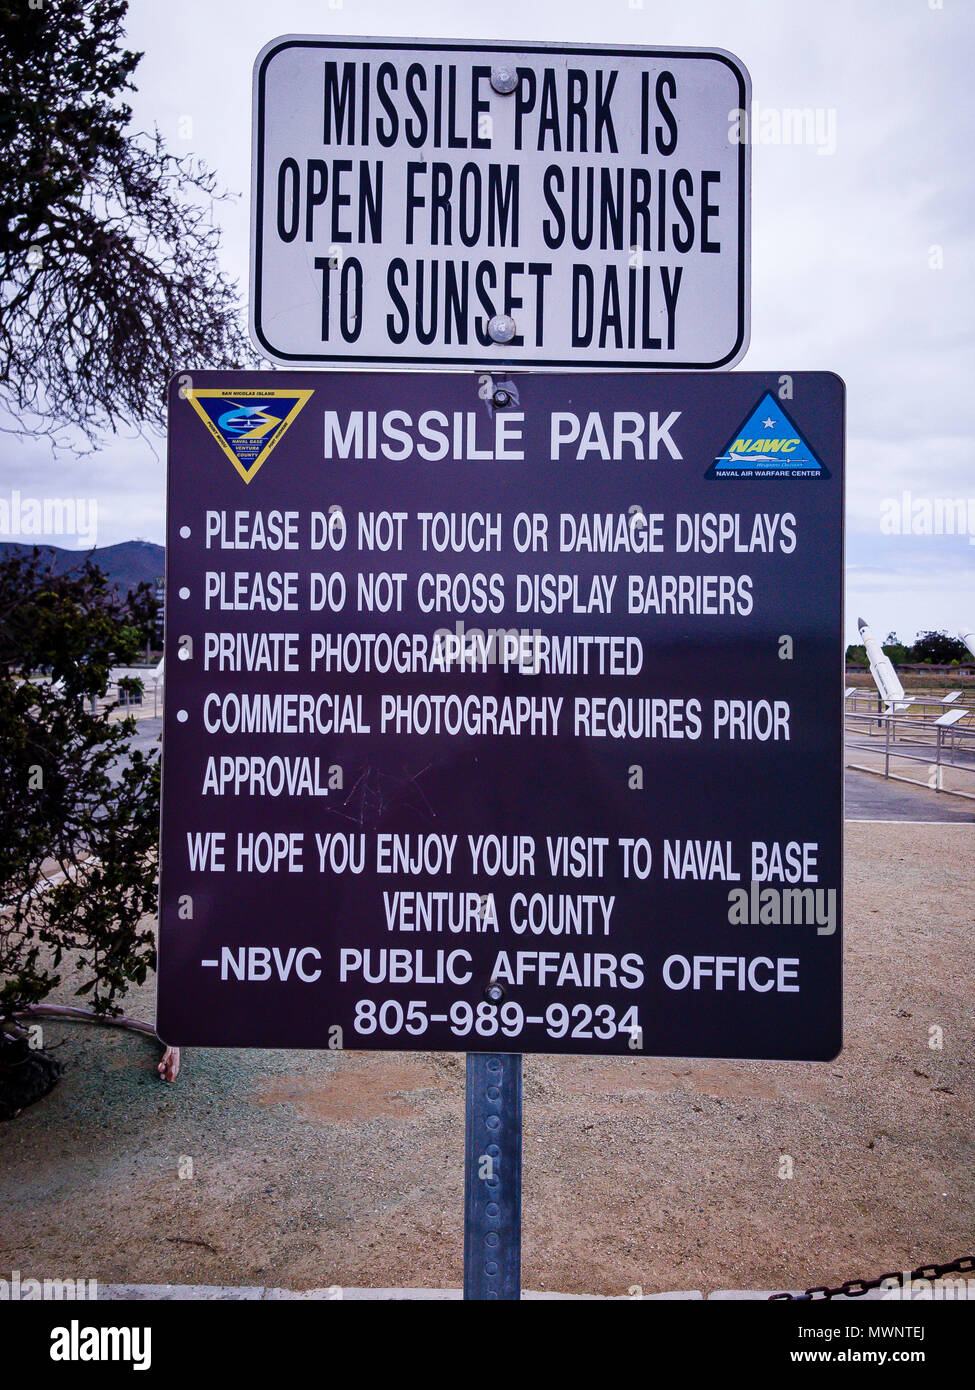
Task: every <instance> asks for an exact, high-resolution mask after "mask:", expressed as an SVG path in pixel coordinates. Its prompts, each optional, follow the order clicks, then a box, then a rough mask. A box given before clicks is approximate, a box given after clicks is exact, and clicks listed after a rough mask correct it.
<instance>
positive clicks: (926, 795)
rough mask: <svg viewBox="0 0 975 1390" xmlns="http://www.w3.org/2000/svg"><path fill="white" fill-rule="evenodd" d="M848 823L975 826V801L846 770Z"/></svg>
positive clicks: (867, 773) (866, 773)
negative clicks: (956, 824) (860, 821)
mask: <svg viewBox="0 0 975 1390" xmlns="http://www.w3.org/2000/svg"><path fill="white" fill-rule="evenodd" d="M846 818H847V820H915V821H921V820H923V821H961V822H967V823H968V824H969V825H972V824H975V801H965V800H963V799H962V798H961V797H960V796H948V795H946V794H945V793H944V792H934V791H927V790H926V789H925V788H924V787H908V786H907V785H906V784H905V783H904V782H891V781H884V779H883V777H876V776H874V775H872V774H871V773H869V772H854V771H852V770H851V769H850V768H847V770H846Z"/></svg>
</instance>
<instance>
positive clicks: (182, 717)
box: [176, 709, 190, 724]
mask: <svg viewBox="0 0 975 1390" xmlns="http://www.w3.org/2000/svg"><path fill="white" fill-rule="evenodd" d="M189 717H190V716H189V715H188V714H187V713H186V710H185V709H178V710H177V711H176V718H177V719H178V720H179V722H180V724H185V723H186V721H187V719H189Z"/></svg>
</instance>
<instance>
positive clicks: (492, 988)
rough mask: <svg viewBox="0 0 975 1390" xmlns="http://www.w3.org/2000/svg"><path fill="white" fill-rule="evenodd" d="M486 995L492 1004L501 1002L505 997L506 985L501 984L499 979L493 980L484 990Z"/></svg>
mask: <svg viewBox="0 0 975 1390" xmlns="http://www.w3.org/2000/svg"><path fill="white" fill-rule="evenodd" d="M484 997H485V998H486V999H487V1000H488V1002H489V1003H491V1004H500V1003H501V1000H502V999H503V998H504V986H503V985H499V984H498V982H497V980H492V981H491V983H490V984H489V985H488V987H487V989H486V990H485V991H484Z"/></svg>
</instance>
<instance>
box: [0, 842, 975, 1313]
mask: <svg viewBox="0 0 975 1390" xmlns="http://www.w3.org/2000/svg"><path fill="white" fill-rule="evenodd" d="M973 851H975V827H973V826H971V825H963V824H958V825H924V826H922V825H914V824H903V825H891V824H874V825H870V824H851V825H849V826H848V827H847V919H846V933H847V946H846V952H847V954H846V979H847V996H846V1047H845V1049H844V1051H843V1053H842V1054H841V1056H840V1057H839V1058H838V1059H837V1060H836V1061H835V1062H833V1063H829V1064H826V1065H801V1064H782V1063H745V1062H695V1061H684V1060H647V1059H642V1058H641V1059H632V1060H631V1059H619V1060H617V1059H603V1058H588V1059H587V1058H557V1057H534V1058H527V1059H526V1061H525V1140H524V1143H525V1151H524V1255H523V1282H524V1285H525V1287H526V1288H533V1289H539V1290H548V1291H556V1290H558V1291H565V1292H589V1293H604V1294H625V1293H626V1292H627V1291H628V1290H629V1289H631V1288H632V1286H634V1285H639V1286H640V1287H641V1288H642V1289H643V1291H644V1292H646V1293H651V1292H657V1291H661V1290H667V1289H700V1290H703V1291H704V1292H708V1291H710V1290H713V1289H716V1288H790V1287H791V1288H796V1287H805V1286H807V1285H811V1284H819V1283H822V1282H835V1281H838V1280H841V1279H845V1278H850V1277H855V1276H864V1275H875V1274H879V1273H883V1272H885V1271H888V1270H894V1269H902V1268H904V1267H906V1266H914V1265H917V1264H920V1263H921V1262H927V1261H935V1260H945V1259H949V1258H953V1257H955V1256H958V1255H961V1254H968V1253H970V1252H971V1251H972V1249H973V1234H972V1231H973V1216H975V1195H973V1194H975V1142H973V1135H975V1114H973V1109H975V1106H973V1096H972V1084H971V1083H972V1062H973V1052H975V1047H973V1039H975V989H973V975H975V965H973V950H972V943H973V935H975V889H973V886H972V882H971V869H972V865H973V863H975V853H973ZM57 997H59V998H60V999H61V1000H62V1001H63V1002H71V992H70V988H68V987H63V988H62V989H61V991H60V992H59V995H58V996H57ZM152 1008H153V1003H152V991H151V988H146V989H145V990H143V991H139V992H137V993H135V994H133V995H131V996H129V1001H128V1012H129V1013H131V1014H134V1015H136V1016H140V1017H144V1018H150V1017H151V1016H152ZM935 1026H936V1027H937V1028H940V1029H941V1030H942V1031H943V1044H944V1045H943V1048H942V1049H941V1050H934V1049H932V1048H931V1047H930V1046H929V1040H930V1032H929V1030H930V1029H931V1028H932V1027H935ZM45 1041H46V1042H47V1043H48V1044H49V1045H52V1046H54V1047H55V1048H56V1050H57V1055H58V1057H59V1058H60V1059H61V1061H62V1062H63V1063H64V1065H65V1076H64V1079H63V1081H62V1082H61V1084H60V1085H59V1086H58V1087H57V1088H56V1089H55V1091H54V1092H52V1093H51V1095H50V1096H48V1097H47V1098H46V1099H45V1100H43V1101H42V1102H41V1103H39V1104H38V1105H36V1106H34V1107H32V1108H31V1109H29V1110H27V1111H25V1112H24V1113H23V1114H22V1115H21V1116H20V1117H19V1118H18V1119H16V1120H14V1121H12V1122H10V1123H8V1124H5V1125H2V1126H0V1172H2V1175H3V1176H2V1179H0V1274H5V1272H6V1271H8V1270H14V1269H17V1270H19V1271H20V1272H21V1275H22V1277H26V1276H28V1275H34V1276H35V1277H45V1276H47V1277H72V1276H73V1277H79V1278H80V1277H89V1278H91V1277H94V1278H97V1279H98V1280H99V1281H100V1282H102V1283H153V1284H156V1283H193V1284H266V1285H274V1286H280V1287H285V1288H292V1289H302V1288H311V1287H318V1288H320V1287H324V1286H328V1285H334V1284H341V1285H346V1286H363V1285H372V1286H382V1287H390V1286H432V1287H443V1288H447V1287H454V1288H456V1287H457V1286H458V1285H459V1284H460V1282H461V1262H462V1233H461V1217H462V1195H463V1100H464V1064H463V1057H462V1056H460V1055H432V1054H427V1053H422V1054H403V1053H389V1054H385V1055H383V1054H364V1053H348V1054H345V1055H335V1054H329V1053H319V1052H259V1051H240V1052H220V1051H203V1050H200V1051H192V1052H189V1053H187V1054H184V1058H183V1072H182V1074H181V1075H180V1078H179V1080H178V1081H177V1083H176V1084H175V1085H173V1086H168V1087H167V1086H165V1085H164V1084H163V1083H161V1082H160V1081H159V1080H158V1079H157V1078H156V1076H155V1074H154V1067H155V1063H156V1061H157V1060H158V1055H159V1054H158V1051H157V1050H155V1049H154V1048H153V1047H152V1046H151V1045H150V1043H149V1041H148V1040H145V1039H141V1038H139V1037H137V1036H135V1035H133V1034H127V1033H118V1032H116V1031H114V1030H109V1029H103V1028H93V1027H89V1026H87V1025H84V1024H61V1023H49V1024H47V1025H46V1026H45ZM782 1155H788V1156H790V1157H791V1158H792V1166H793V1176H792V1177H791V1178H783V1177H780V1176H779V1173H780V1171H782V1169H783V1167H785V1166H787V1165H783V1164H782V1163H781V1157H782ZM187 1160H191V1161H192V1177H189V1176H186V1177H182V1178H181V1177H180V1176H179V1172H180V1169H181V1168H182V1170H183V1172H184V1173H187V1172H188V1171H189V1165H188V1162H187Z"/></svg>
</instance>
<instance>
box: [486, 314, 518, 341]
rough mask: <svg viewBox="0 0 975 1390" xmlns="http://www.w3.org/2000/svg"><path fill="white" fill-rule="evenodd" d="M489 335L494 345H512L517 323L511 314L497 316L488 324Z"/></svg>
mask: <svg viewBox="0 0 975 1390" xmlns="http://www.w3.org/2000/svg"><path fill="white" fill-rule="evenodd" d="M488 334H489V336H490V338H491V341H492V342H493V343H510V342H511V340H512V338H513V337H514V336H515V321H514V319H513V318H512V317H511V315H510V314H495V316H494V318H493V319H491V320H490V321H489V323H488Z"/></svg>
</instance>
